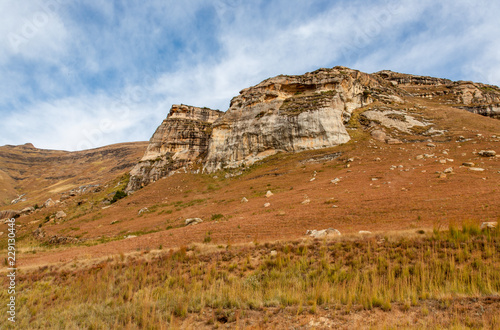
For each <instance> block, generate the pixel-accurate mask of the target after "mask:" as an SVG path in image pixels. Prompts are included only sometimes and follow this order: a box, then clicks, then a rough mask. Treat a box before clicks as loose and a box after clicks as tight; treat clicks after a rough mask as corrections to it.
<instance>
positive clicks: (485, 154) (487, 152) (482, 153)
mask: <svg viewBox="0 0 500 330" xmlns="http://www.w3.org/2000/svg"><path fill="white" fill-rule="evenodd" d="M478 154H479V156H482V157H495V156H496V154H497V153H496V151H495V150H481V151H480V152H478Z"/></svg>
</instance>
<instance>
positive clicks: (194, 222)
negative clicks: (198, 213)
mask: <svg viewBox="0 0 500 330" xmlns="http://www.w3.org/2000/svg"><path fill="white" fill-rule="evenodd" d="M202 222H203V220H202V219H200V218H189V219H186V220H184V224H185V225H186V226H191V225H197V224H199V223H202Z"/></svg>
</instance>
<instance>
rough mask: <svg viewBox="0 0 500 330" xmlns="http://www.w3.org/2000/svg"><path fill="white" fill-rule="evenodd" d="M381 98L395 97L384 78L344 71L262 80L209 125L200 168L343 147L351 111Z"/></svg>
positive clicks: (342, 69) (226, 165) (347, 137)
mask: <svg viewBox="0 0 500 330" xmlns="http://www.w3.org/2000/svg"><path fill="white" fill-rule="evenodd" d="M389 92H390V93H389ZM384 93H385V94H391V95H394V94H398V92H397V91H396V89H395V88H393V87H392V85H391V84H389V83H387V82H386V81H384V80H383V79H380V78H379V77H376V76H372V75H369V74H366V73H362V72H359V71H356V70H351V69H348V68H345V67H335V68H333V69H320V70H317V71H314V72H310V73H306V74H304V75H301V76H278V77H275V78H270V79H267V80H265V81H263V82H261V83H260V84H258V85H256V86H254V87H251V88H247V89H244V90H242V91H241V92H240V95H239V96H237V97H235V98H233V100H232V101H231V105H230V108H229V110H228V111H227V112H226V113H225V115H224V116H223V117H221V118H220V119H219V120H217V121H216V122H215V123H214V125H213V133H212V137H211V140H210V145H209V149H208V155H207V159H206V161H205V167H204V169H205V170H206V171H208V172H212V171H215V170H218V169H221V168H224V167H231V168H234V167H238V166H241V165H244V166H245V165H250V164H252V163H254V162H255V161H258V160H260V159H262V158H264V157H267V156H269V155H272V154H274V153H276V152H279V151H301V150H306V149H317V148H326V147H332V146H336V145H339V144H341V143H345V142H347V141H348V140H349V134H348V133H347V131H346V129H345V126H344V123H346V122H347V121H349V119H350V117H351V113H352V111H353V110H354V109H357V108H359V107H362V106H364V105H367V104H369V103H371V102H373V100H374V99H376V98H377V97H378V96H381V95H382V94H384Z"/></svg>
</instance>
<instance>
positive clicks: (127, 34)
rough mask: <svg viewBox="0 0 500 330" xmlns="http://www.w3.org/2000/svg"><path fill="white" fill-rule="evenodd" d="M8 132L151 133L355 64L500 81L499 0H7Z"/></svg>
mask: <svg viewBox="0 0 500 330" xmlns="http://www.w3.org/2000/svg"><path fill="white" fill-rule="evenodd" d="M0 13H1V16H2V19H1V20H0V145H5V144H11V145H18V144H24V143H33V144H34V145H35V146H36V147H37V148H43V149H61V150H71V151H73V150H83V149H91V148H96V147H100V146H104V145H108V144H113V143H119V142H129V141H147V140H149V138H150V137H151V135H152V134H153V133H154V131H155V129H156V127H157V126H158V125H159V124H160V123H161V121H162V120H163V119H164V118H165V117H166V116H167V114H168V112H169V109H170V107H171V105H172V104H181V103H182V104H188V105H194V106H200V107H203V106H206V107H209V108H213V109H219V110H222V111H226V110H227V109H228V107H229V102H230V100H231V98H232V97H234V96H236V95H238V93H239V91H240V90H242V89H244V88H247V87H250V86H252V85H255V84H257V83H259V82H260V81H262V80H264V79H266V78H269V77H273V76H276V75H279V74H303V73H305V72H310V71H314V70H316V69H318V68H325V67H334V66H337V65H342V66H347V67H350V68H353V69H357V70H360V71H363V72H368V73H371V72H377V71H380V70H385V69H388V70H392V71H397V72H404V73H411V74H418V75H428V76H435V77H441V78H449V79H452V80H472V81H478V82H483V83H488V84H493V85H500V38H498V36H499V35H500V20H499V19H498V13H500V2H498V1H487V0H474V1H473V0H443V1H434V0H433V1H428V0H418V1H414V0H408V1H393V0H380V1H376V0H375V1H357V0H350V1H349V0H346V1H340V0H338V1H337V0H330V1H327V0H308V1H298V0H272V1H269V0H267V1H253V0H246V1H245V0H214V1H208V0H186V1H178V0H177V1H170V0H162V1H160V0H149V1H136V0H129V1H119V0H116V1H113V0H85V1H84V0H30V1H29V2H28V1H16V0H0Z"/></svg>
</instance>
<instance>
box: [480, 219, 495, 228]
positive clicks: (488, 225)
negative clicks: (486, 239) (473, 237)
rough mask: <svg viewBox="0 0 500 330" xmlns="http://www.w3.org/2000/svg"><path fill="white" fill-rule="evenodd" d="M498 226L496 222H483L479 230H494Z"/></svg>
mask: <svg viewBox="0 0 500 330" xmlns="http://www.w3.org/2000/svg"><path fill="white" fill-rule="evenodd" d="M497 225H498V222H496V221H491V222H483V223H482V224H481V229H494V228H496V227H497Z"/></svg>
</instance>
